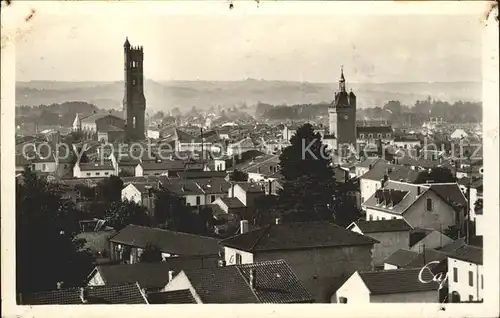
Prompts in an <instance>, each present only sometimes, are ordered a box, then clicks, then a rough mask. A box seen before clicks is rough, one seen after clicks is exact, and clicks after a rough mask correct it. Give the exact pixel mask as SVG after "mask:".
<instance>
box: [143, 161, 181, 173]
mask: <svg viewBox="0 0 500 318" xmlns="http://www.w3.org/2000/svg"><path fill="white" fill-rule="evenodd" d="M140 165H141V167H142V169H143V170H145V171H147V170H165V171H168V170H183V169H184V168H185V166H186V164H185V162H184V161H182V160H162V161H148V162H141V163H140Z"/></svg>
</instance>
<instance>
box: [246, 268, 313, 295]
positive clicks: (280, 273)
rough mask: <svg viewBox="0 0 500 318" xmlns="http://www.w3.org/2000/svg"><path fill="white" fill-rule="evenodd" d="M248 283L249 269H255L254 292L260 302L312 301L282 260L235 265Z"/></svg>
mask: <svg viewBox="0 0 500 318" xmlns="http://www.w3.org/2000/svg"><path fill="white" fill-rule="evenodd" d="M237 267H238V268H239V269H240V271H241V274H242V275H243V277H244V278H245V281H246V282H247V283H248V284H250V271H251V270H254V271H255V278H256V279H255V284H256V285H255V288H254V292H255V295H256V296H257V298H258V299H259V302H261V303H272V304H280V303H301V302H312V300H313V297H312V295H311V294H310V293H309V292H308V291H307V289H306V288H305V287H304V286H303V285H302V283H301V282H300V280H299V279H298V278H297V276H296V275H295V273H294V272H293V271H292V269H291V268H290V266H289V265H288V264H287V263H286V262H285V261H284V260H277V261H265V262H259V263H253V264H244V265H237Z"/></svg>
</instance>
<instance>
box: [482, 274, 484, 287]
mask: <svg viewBox="0 0 500 318" xmlns="http://www.w3.org/2000/svg"><path fill="white" fill-rule="evenodd" d="M481 289H484V280H483V275H481Z"/></svg>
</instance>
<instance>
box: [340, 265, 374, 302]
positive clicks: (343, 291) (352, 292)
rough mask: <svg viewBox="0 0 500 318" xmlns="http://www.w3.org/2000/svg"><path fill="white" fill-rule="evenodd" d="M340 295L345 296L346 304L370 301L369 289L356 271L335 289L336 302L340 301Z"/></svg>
mask: <svg viewBox="0 0 500 318" xmlns="http://www.w3.org/2000/svg"><path fill="white" fill-rule="evenodd" d="M340 297H346V298H347V305H349V304H368V303H369V302H370V291H369V290H368V288H366V285H365V283H364V282H363V280H362V279H361V277H360V276H359V274H358V273H357V272H356V273H353V274H352V275H351V277H349V279H348V280H347V281H346V282H345V283H344V284H343V285H342V286H341V287H340V288H339V289H338V290H337V292H336V298H337V299H336V301H337V303H339V302H340Z"/></svg>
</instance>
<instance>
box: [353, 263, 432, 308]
mask: <svg viewBox="0 0 500 318" xmlns="http://www.w3.org/2000/svg"><path fill="white" fill-rule="evenodd" d="M358 273H359V276H360V277H361V279H362V280H363V282H364V283H365V285H366V287H367V288H368V289H369V290H370V294H371V295H383V294H397V293H411V292H421V291H432V290H435V291H436V301H437V297H438V295H437V290H438V287H439V284H438V283H436V282H431V283H422V282H421V281H420V280H419V273H420V268H408V269H406V268H405V269H390V270H383V271H374V272H358ZM422 276H423V277H422V278H423V279H424V280H431V279H432V275H431V273H429V272H428V271H423V275H422Z"/></svg>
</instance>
